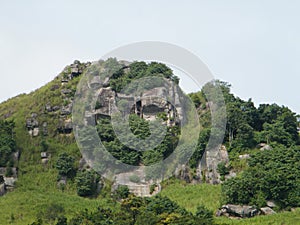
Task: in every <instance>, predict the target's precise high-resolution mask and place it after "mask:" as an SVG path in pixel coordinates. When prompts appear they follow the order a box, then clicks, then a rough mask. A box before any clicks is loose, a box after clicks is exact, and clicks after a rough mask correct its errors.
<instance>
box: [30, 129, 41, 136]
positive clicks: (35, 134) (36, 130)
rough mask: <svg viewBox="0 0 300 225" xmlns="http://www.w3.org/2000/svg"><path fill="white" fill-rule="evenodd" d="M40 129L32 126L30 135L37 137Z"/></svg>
mask: <svg viewBox="0 0 300 225" xmlns="http://www.w3.org/2000/svg"><path fill="white" fill-rule="evenodd" d="M39 132H40V129H39V128H38V127H35V128H33V130H32V136H33V137H37V136H38V135H39Z"/></svg>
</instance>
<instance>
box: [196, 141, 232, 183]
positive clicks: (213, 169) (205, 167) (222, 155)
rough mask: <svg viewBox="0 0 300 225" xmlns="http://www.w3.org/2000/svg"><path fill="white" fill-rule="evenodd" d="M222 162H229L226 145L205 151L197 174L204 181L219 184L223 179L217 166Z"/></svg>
mask: <svg viewBox="0 0 300 225" xmlns="http://www.w3.org/2000/svg"><path fill="white" fill-rule="evenodd" d="M220 162H224V163H226V164H228V163H229V157H228V152H227V150H226V147H225V146H224V145H222V146H219V147H218V150H217V151H215V150H212V151H210V150H207V151H206V152H205V153H204V155H203V157H202V160H201V162H200V164H199V167H198V169H197V176H198V177H200V180H201V181H202V182H206V183H210V184H219V183H220V182H221V180H220V174H219V173H218V172H217V168H218V164H219V163H220Z"/></svg>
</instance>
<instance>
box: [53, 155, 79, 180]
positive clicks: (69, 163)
mask: <svg viewBox="0 0 300 225" xmlns="http://www.w3.org/2000/svg"><path fill="white" fill-rule="evenodd" d="M74 161H75V160H74V158H73V157H72V156H71V155H69V154H68V153H66V152H64V153H61V154H60V155H59V156H58V159H57V161H56V164H55V167H56V169H57V170H58V173H59V175H61V176H67V177H72V176H74V173H75V167H74Z"/></svg>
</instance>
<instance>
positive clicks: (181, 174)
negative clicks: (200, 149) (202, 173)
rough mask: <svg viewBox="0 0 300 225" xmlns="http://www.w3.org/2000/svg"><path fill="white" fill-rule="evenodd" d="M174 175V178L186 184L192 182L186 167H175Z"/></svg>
mask: <svg viewBox="0 0 300 225" xmlns="http://www.w3.org/2000/svg"><path fill="white" fill-rule="evenodd" d="M174 175H175V177H176V178H178V179H180V180H184V181H186V182H187V183H190V182H191V180H192V178H191V176H190V171H189V168H188V166H186V165H181V166H179V167H177V168H176V170H175V174H174Z"/></svg>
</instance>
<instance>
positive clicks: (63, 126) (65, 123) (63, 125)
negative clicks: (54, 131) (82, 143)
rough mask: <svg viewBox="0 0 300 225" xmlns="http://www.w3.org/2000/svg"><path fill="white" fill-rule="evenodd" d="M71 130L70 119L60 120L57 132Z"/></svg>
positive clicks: (68, 131)
mask: <svg viewBox="0 0 300 225" xmlns="http://www.w3.org/2000/svg"><path fill="white" fill-rule="evenodd" d="M72 131H73V124H72V119H71V118H69V119H66V120H62V119H61V120H60V122H59V126H58V132H59V133H61V134H70V133H71V132H72Z"/></svg>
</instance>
